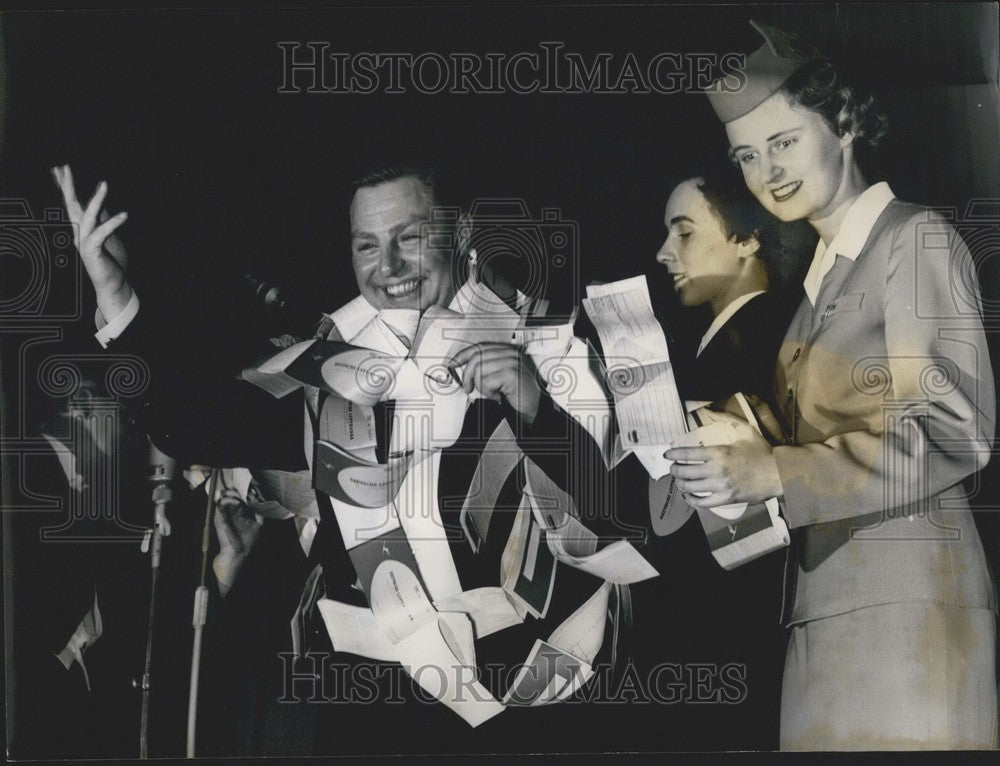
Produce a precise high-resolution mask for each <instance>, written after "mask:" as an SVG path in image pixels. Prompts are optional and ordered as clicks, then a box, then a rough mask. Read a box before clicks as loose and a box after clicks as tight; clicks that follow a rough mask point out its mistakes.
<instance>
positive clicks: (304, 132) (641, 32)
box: [0, 4, 1000, 561]
mask: <svg viewBox="0 0 1000 766" xmlns="http://www.w3.org/2000/svg"><path fill="white" fill-rule="evenodd" d="M749 18H759V19H761V20H764V21H768V22H770V23H773V24H776V25H778V26H782V27H784V28H787V29H789V30H793V31H797V32H799V33H801V34H802V35H803V36H805V37H806V38H807V39H809V40H811V41H813V42H815V43H816V44H818V45H819V46H820V47H822V48H825V49H826V50H827V51H828V52H829V53H831V54H833V55H835V56H836V57H838V58H839V59H840V60H841V61H842V63H844V64H845V65H846V67H847V68H848V70H849V71H850V72H851V74H852V76H853V79H854V80H856V81H859V82H860V83H861V84H863V85H867V86H869V87H870V88H871V89H873V90H874V91H875V93H876V94H877V95H878V96H879V97H880V99H881V101H882V103H883V105H884V107H885V108H886V111H887V113H888V117H889V125H890V132H889V134H888V135H887V137H886V139H885V142H884V144H883V146H882V150H881V152H880V170H881V175H882V177H884V178H885V179H886V180H888V181H889V182H890V184H891V186H892V188H893V190H894V191H895V193H896V194H897V196H899V197H900V198H903V199H908V200H913V201H917V202H922V203H925V204H929V205H933V206H942V207H946V208H953V209H954V210H956V211H958V212H957V214H958V216H959V217H960V218H962V217H963V216H965V215H966V212H967V211H968V210H969V206H970V204H971V203H973V202H977V204H978V207H977V208H976V210H977V211H978V213H979V215H981V216H984V217H982V218H980V219H979V220H978V221H977V222H975V224H974V226H972V228H968V227H967V228H966V232H967V233H968V232H971V233H972V235H973V238H974V239H975V240H976V241H975V243H973V242H970V245H971V246H973V251H974V255H975V256H976V258H977V260H978V262H979V266H980V271H981V277H982V283H983V289H984V295H985V297H986V299H987V310H988V319H990V320H991V322H992V324H993V326H994V328H996V327H998V326H1000V323H998V321H997V320H1000V257H998V250H1000V235H998V233H997V232H998V222H1000V205H998V204H997V203H996V202H995V201H996V200H998V199H1000V151H998V140H997V139H998V136H1000V124H998V116H1000V98H998V91H997V81H996V74H997V69H998V62H997V47H996V32H997V10H996V6H988V5H971V4H970V5H949V6H944V5H940V6H939V5H919V6H899V5H892V6H889V5H887V6H862V5H850V4H841V5H836V6H835V5H814V6H807V7H793V6H762V7H759V8H753V7H749V6H724V7H723V6H668V7H654V6H642V7H617V8H611V7H569V6H566V7H541V8H529V7H511V8H487V7H475V8H471V7H470V8H439V7H434V8H419V9H404V8H391V7H378V8H371V9H339V10H326V11H287V12H286V11H282V12H278V11H265V10H242V11H237V10H225V11H223V10H219V11H210V12H199V11H189V10H163V11H156V12H147V11H142V12H139V11H108V12H93V13H77V12H46V13H42V12H11V13H7V14H5V16H4V18H3V26H4V41H5V46H6V58H7V66H8V70H9V95H8V101H7V108H6V116H5V120H6V135H5V146H4V148H3V154H2V157H0V194H2V196H3V197H4V198H23V199H24V200H26V201H27V202H28V203H29V205H30V207H31V210H32V211H33V212H34V213H35V216H36V218H37V217H39V216H40V215H41V211H42V210H43V209H45V208H47V207H52V208H54V207H57V206H58V204H59V197H58V194H57V190H56V188H55V185H54V184H53V183H52V181H51V178H50V177H49V175H48V168H49V167H51V166H52V165H55V164H57V163H64V162H69V163H71V164H72V166H73V168H74V171H75V174H76V178H77V183H78V188H79V191H80V194H81V196H83V195H86V194H89V193H90V191H91V190H92V189H93V188H94V186H95V184H96V183H97V181H98V180H100V179H106V180H108V182H109V184H110V188H111V194H110V198H109V207H110V208H111V210H112V211H117V210H120V209H126V210H128V211H129V213H130V219H129V222H128V223H127V224H126V226H125V228H124V230H123V231H124V233H125V237H126V238H127V243H128V246H129V249H130V253H131V258H132V263H131V271H132V275H133V280H134V282H135V283H136V284H137V285H138V288H139V292H140V294H141V296H142V299H143V302H144V304H146V305H150V306H151V308H152V310H153V311H155V312H156V313H157V314H158V315H160V316H162V317H164V321H165V322H167V323H168V324H169V328H170V331H169V332H165V333H163V336H162V337H163V342H164V343H165V344H167V345H171V346H173V347H174V348H175V349H176V350H181V349H184V350H186V351H187V356H188V358H189V359H190V363H191V364H192V366H193V367H198V368H201V367H205V366H219V367H222V368H233V367H235V365H236V364H238V363H239V361H240V359H241V358H242V357H243V356H244V355H245V353H246V346H248V345H249V343H250V340H251V339H252V338H254V337H255V336H256V337H258V338H259V334H260V327H259V321H258V318H257V316H256V315H255V314H254V310H253V309H251V308H250V307H249V306H248V301H247V300H246V291H245V290H244V289H243V288H242V285H241V281H240V275H241V274H243V273H244V272H252V273H254V274H257V275H259V276H260V277H263V278H265V279H268V280H270V281H273V282H276V283H279V284H282V285H284V286H286V287H287V288H289V289H290V290H291V291H293V292H295V293H298V294H299V295H300V296H301V300H302V301H303V302H304V303H307V304H309V305H312V306H315V307H316V308H317V309H328V310H329V309H332V308H334V307H336V306H338V305H340V304H341V303H343V302H344V301H346V300H348V299H349V298H351V297H353V296H354V295H355V294H356V287H355V284H354V280H353V278H352V277H351V276H350V268H349V265H348V264H349V251H348V237H347V215H346V212H347V209H346V199H347V198H346V197H345V189H346V187H347V185H348V183H349V181H350V180H351V178H352V177H353V176H354V175H355V174H356V173H357V171H358V169H359V168H361V167H363V166H364V165H365V163H366V162H368V161H370V160H373V159H377V158H381V157H399V156H405V155H421V156H429V157H432V158H436V159H438V160H439V161H440V162H441V163H442V164H444V165H445V166H446V168H447V169H448V170H449V171H451V173H452V174H453V175H455V176H456V177H458V178H460V179H461V180H462V181H463V183H464V186H465V187H466V190H467V191H468V193H469V195H470V196H479V197H490V196H501V197H520V198H523V199H525V201H526V202H527V203H528V206H529V210H530V211H531V212H532V213H533V214H535V215H537V213H538V212H539V210H540V209H541V208H543V207H549V208H553V207H554V208H558V209H559V210H560V214H561V216H562V217H563V218H564V219H566V220H569V221H573V222H576V224H577V226H578V232H579V236H578V247H579V250H578V254H579V260H578V263H577V268H576V273H577V274H579V275H581V279H582V281H589V280H609V279H616V278H621V277H625V276H629V275H632V274H635V273H638V272H642V271H648V272H649V274H650V279H651V283H650V284H651V288H652V292H653V294H654V299H655V300H656V301H657V303H658V308H662V309H665V310H669V309H670V308H671V306H670V301H671V295H670V292H669V290H668V285H667V282H666V280H665V279H664V278H663V275H662V272H661V270H658V269H657V268H656V266H655V263H654V262H653V255H654V254H655V252H656V249H657V247H658V246H659V244H660V241H661V238H662V208H663V204H664V201H665V199H666V196H667V194H668V192H669V190H670V189H671V188H672V186H673V185H674V184H675V183H676V182H677V181H678V180H680V179H682V178H684V177H687V176H689V175H691V174H693V173H697V172H701V171H703V170H704V169H705V168H707V167H711V166H713V165H715V164H717V163H719V162H722V161H724V155H725V148H726V143H725V137H724V134H723V131H722V129H721V127H720V126H719V124H718V122H717V121H716V119H715V117H714V116H713V114H712V113H711V111H710V109H709V107H708V104H707V102H706V100H705V99H704V97H703V96H701V95H698V94H694V93H680V94H676V95H660V94H650V95H639V94H611V95H600V94H596V93H589V94H562V95H560V94H542V93H535V94H529V95H517V94H512V93H506V94H493V95H472V94H465V95H460V96H459V95H448V94H439V95H421V94H419V93H414V92H413V91H412V90H411V91H410V92H409V93H407V94H405V95H388V94H384V93H374V94H369V95H346V94H308V93H293V94H287V93H286V94H283V93H279V92H278V88H279V87H280V85H281V84H282V80H283V76H284V71H283V57H282V52H281V50H280V49H279V48H278V42H281V41H290V42H301V43H305V42H308V41H323V42H327V43H329V49H330V50H331V51H343V52H347V53H357V52H362V51H375V52H377V51H399V52H410V53H414V54H418V53H421V52H425V51H433V52H437V53H441V54H447V53H449V52H452V51H470V52H479V53H484V52H503V53H508V54H512V53H515V52H517V51H528V52H536V53H538V52H540V48H539V43H540V42H542V41H559V42H561V43H563V44H564V45H565V49H566V50H568V51H577V52H579V53H581V54H583V56H584V58H585V59H589V58H590V57H591V56H593V55H594V54H596V53H598V52H608V53H610V54H611V55H612V57H613V60H614V61H616V62H620V61H621V60H622V59H623V58H624V57H625V56H626V54H628V53H633V54H634V55H635V56H636V58H637V59H638V60H639V61H648V60H649V59H650V58H651V57H652V56H654V55H655V54H657V53H659V52H662V51H671V52H679V53H690V52H715V53H721V52H727V51H748V50H750V49H752V48H753V47H756V44H757V42H756V38H755V36H754V35H753V34H752V33H748V28H747V20H748V19H749ZM302 53H304V51H302ZM991 201H992V202H991ZM9 260H10V259H5V260H4V261H3V262H2V263H0V268H2V269H4V273H5V274H6V275H7V278H6V279H4V280H3V281H0V292H2V293H3V297H5V298H6V297H9V296H10V295H11V294H16V292H17V290H18V288H19V285H18V283H17V280H16V278H15V279H11V278H10V275H11V274H14V275H15V277H16V275H17V274H19V273H20V272H18V271H17V268H18V265H17V264H16V263H14V264H11V263H9V262H8V261H9ZM559 287H560V288H561V289H563V290H569V291H570V292H577V291H580V290H582V286H581V285H580V284H576V285H573V284H566V283H565V280H564V281H563V282H562V283H561V284H560V285H559ZM85 297H86V291H85ZM90 300H91V301H92V297H90ZM91 310H92V309H91ZM88 316H89V313H88V312H87V311H85V312H84V321H83V322H80V323H78V324H77V325H76V326H74V327H68V326H67V327H66V330H67V332H68V333H69V334H73V333H75V332H79V333H80V334H81V336H85V335H86V334H87V333H88V332H91V331H92V330H91V329H90V328H89V320H88V319H87V317H88ZM990 338H991V342H992V347H993V349H994V351H996V352H997V353H996V354H995V355H994V358H1000V332H997V331H996V329H994V331H993V332H992V333H991V336H990ZM7 351H10V349H9V348H8V349H7ZM5 361H6V362H7V364H8V370H10V369H11V360H10V359H7V360H5ZM14 364H15V365H16V361H15V362H14ZM5 384H6V385H7V386H8V402H20V403H21V405H22V406H23V405H24V403H25V402H26V401H27V400H28V398H30V392H29V391H27V390H25V391H21V392H16V391H14V392H13V396H11V393H12V389H11V386H12V385H14V384H15V381H12V376H11V375H9V374H8V375H6V376H5ZM189 393H193V392H189ZM193 395H196V394H193ZM14 408H15V411H16V408H17V404H16V403H15V404H14ZM8 412H10V405H9V406H8ZM997 474H998V471H997V469H996V466H995V465H994V466H992V467H991V469H989V470H988V471H987V474H986V476H985V487H984V488H983V491H982V492H981V493H980V495H979V499H980V501H981V504H989V503H990V502H991V501H992V499H993V498H995V497H998V496H1000V492H997V488H998V487H1000V483H998V481H997ZM640 500H644V498H640ZM994 516H995V514H992V515H990V514H987V515H985V516H984V517H983V519H982V521H983V528H984V531H986V535H984V537H985V542H986V545H987V547H988V548H989V549H990V550H991V554H992V559H993V560H994V561H996V560H997V555H996V554H997V546H996V526H997V525H996V522H995V519H994Z"/></svg>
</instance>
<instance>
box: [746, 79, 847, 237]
mask: <svg viewBox="0 0 1000 766" xmlns="http://www.w3.org/2000/svg"><path fill="white" fill-rule="evenodd" d="M726 134H727V135H728V136H729V145H730V146H731V147H732V148H731V149H730V154H731V155H732V157H733V159H734V160H735V161H736V163H737V164H738V165H739V167H740V169H741V170H742V171H743V178H744V180H745V181H746V184H747V188H748V189H750V191H751V192H752V193H753V194H754V196H755V197H757V199H759V200H760V202H761V204H762V205H763V206H764V207H765V208H766V209H767V210H768V211H770V212H771V213H773V214H774V215H775V216H777V217H778V218H779V219H781V220H782V221H797V220H799V219H802V218H806V219H808V220H817V219H823V218H826V217H827V216H829V215H830V214H831V213H833V212H834V211H835V210H836V209H837V208H838V207H839V206H840V204H841V203H842V202H844V201H845V200H846V199H848V198H849V197H850V196H851V192H850V190H849V184H847V183H846V180H847V178H848V173H849V168H850V164H851V161H852V160H851V156H850V152H849V149H848V147H850V145H851V142H852V141H853V139H854V136H853V135H852V134H851V133H849V132H848V133H845V134H844V135H843V136H838V135H837V134H836V133H835V132H834V131H833V130H832V129H831V128H830V125H829V124H828V123H827V122H826V120H824V119H823V117H822V116H820V115H819V114H818V113H816V112H814V111H812V110H810V109H806V108H805V107H802V106H799V105H798V104H796V103H794V102H792V101H790V100H789V99H788V97H787V96H786V95H785V94H784V93H782V92H781V91H778V92H777V93H775V94H773V95H771V96H770V97H768V98H767V99H766V100H765V101H763V102H762V103H761V104H760V105H759V106H757V107H756V108H755V109H753V110H752V111H750V112H748V113H747V114H745V115H743V116H742V117H739V118H737V119H735V120H733V121H732V122H728V123H726Z"/></svg>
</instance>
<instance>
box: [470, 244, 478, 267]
mask: <svg viewBox="0 0 1000 766" xmlns="http://www.w3.org/2000/svg"><path fill="white" fill-rule="evenodd" d="M478 257H479V253H477V252H476V249H475V248H472V249H471V250H470V251H469V265H470V266H475V265H476V259H477V258H478Z"/></svg>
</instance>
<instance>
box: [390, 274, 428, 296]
mask: <svg viewBox="0 0 1000 766" xmlns="http://www.w3.org/2000/svg"><path fill="white" fill-rule="evenodd" d="M421 282H423V279H422V278H420V277H417V278H415V279H407V280H406V281H405V282H397V283H396V284H394V285H386V286H385V287H383V288H382V289H383V290H385V291H386V293H387V294H388V295H389V297H390V298H405V297H406V296H407V295H410V294H412V293H414V292H416V290H417V288H418V287H420V283H421Z"/></svg>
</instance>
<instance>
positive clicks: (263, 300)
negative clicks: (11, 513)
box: [243, 273, 323, 338]
mask: <svg viewBox="0 0 1000 766" xmlns="http://www.w3.org/2000/svg"><path fill="white" fill-rule="evenodd" d="M243 280H244V282H245V283H246V284H247V285H248V286H249V288H250V294H251V297H250V303H251V304H252V306H253V311H254V313H255V314H258V315H260V316H262V317H263V319H264V322H265V324H266V326H267V331H268V333H269V334H273V335H282V334H290V335H293V336H296V337H298V338H308V337H309V336H310V335H312V332H313V330H314V329H315V327H316V325H317V324H318V323H319V321H320V320H321V319H322V318H323V312H322V311H319V310H312V309H310V308H308V307H307V306H308V302H307V301H305V300H302V299H300V298H299V297H298V296H296V295H292V294H290V293H288V292H287V291H286V290H285V289H284V288H282V287H280V286H278V285H275V284H272V283H271V282H268V281H266V280H263V279H259V278H258V277H257V276H255V275H253V274H249V273H248V274H244V275H243Z"/></svg>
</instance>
